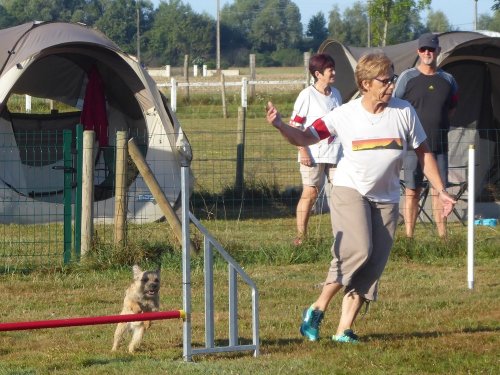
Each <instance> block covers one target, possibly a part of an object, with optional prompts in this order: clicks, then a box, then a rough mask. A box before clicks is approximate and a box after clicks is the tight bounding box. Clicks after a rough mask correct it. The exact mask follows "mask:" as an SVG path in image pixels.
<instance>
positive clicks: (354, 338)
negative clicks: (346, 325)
mask: <svg viewBox="0 0 500 375" xmlns="http://www.w3.org/2000/svg"><path fill="white" fill-rule="evenodd" d="M332 341H335V342H344V343H350V344H357V343H359V337H358V335H356V334H355V333H354V332H353V331H352V329H346V330H345V331H344V333H343V334H341V335H333V336H332Z"/></svg>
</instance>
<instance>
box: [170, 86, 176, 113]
mask: <svg viewBox="0 0 500 375" xmlns="http://www.w3.org/2000/svg"><path fill="white" fill-rule="evenodd" d="M170 83H171V86H170V107H171V108H172V111H173V112H177V81H176V80H175V78H173V77H172V79H171V80H170Z"/></svg>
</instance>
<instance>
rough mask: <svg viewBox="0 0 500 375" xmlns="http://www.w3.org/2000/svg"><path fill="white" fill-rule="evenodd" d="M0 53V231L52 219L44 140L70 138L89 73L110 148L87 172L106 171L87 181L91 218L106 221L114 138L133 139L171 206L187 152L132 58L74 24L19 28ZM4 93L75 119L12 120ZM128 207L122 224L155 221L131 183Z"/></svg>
mask: <svg viewBox="0 0 500 375" xmlns="http://www.w3.org/2000/svg"><path fill="white" fill-rule="evenodd" d="M0 44H3V45H4V47H2V48H1V49H0V223H9V222H15V223H40V222H47V221H53V220H61V216H60V215H58V213H62V211H63V204H62V193H61V191H62V189H63V173H62V172H61V170H60V169H58V168H57V167H58V166H62V164H63V161H62V152H61V150H62V141H61V140H60V139H59V138H57V137H56V133H55V132H50V131H51V130H61V129H70V130H72V131H73V132H74V129H75V126H76V124H78V123H80V122H81V121H80V120H81V117H80V116H81V111H80V110H79V109H81V108H82V107H83V106H84V105H85V103H84V98H85V92H86V88H87V84H88V82H89V72H90V71H91V70H92V69H96V70H97V72H98V75H99V76H100V77H101V79H102V83H103V90H104V96H105V100H106V104H105V105H106V109H105V113H106V115H105V116H106V120H107V123H108V127H107V129H104V131H105V132H106V134H107V137H108V138H109V146H110V147H108V148H106V147H104V148H103V147H101V148H100V151H99V152H98V153H97V154H96V170H97V171H99V170H106V172H105V173H103V174H101V175H99V173H96V178H95V184H94V185H95V192H96V193H95V205H94V212H95V213H96V216H98V217H99V218H104V219H106V218H112V217H113V215H114V197H113V195H114V192H113V190H112V189H111V188H110V186H112V181H113V175H114V174H113V173H112V172H113V169H114V167H113V155H112V154H113V152H112V150H113V148H112V146H113V145H114V142H115V136H116V131H118V130H128V132H129V134H130V135H131V136H134V135H137V143H138V144H139V145H140V146H141V149H142V151H143V153H144V155H145V158H146V161H147V162H148V164H149V166H150V167H151V169H152V172H153V174H154V175H155V177H156V179H157V180H158V182H159V184H160V186H161V187H162V189H163V192H164V193H165V195H166V197H167V199H168V200H169V201H170V202H171V204H172V205H173V206H175V204H176V202H178V201H179V197H180V189H181V186H180V166H181V164H183V165H188V164H189V162H190V160H191V148H190V145H189V142H188V141H187V139H186V137H185V135H184V133H183V132H182V129H181V127H180V125H179V123H178V121H177V119H176V118H175V116H174V114H173V113H172V111H171V110H170V108H169V107H168V105H167V103H166V100H165V98H164V97H163V96H162V95H161V93H160V92H159V91H158V89H157V86H156V83H155V82H154V81H153V79H152V78H151V77H150V76H149V75H148V74H147V73H146V71H145V69H143V68H142V67H141V65H140V64H139V63H138V62H137V61H136V59H134V58H133V57H131V56H129V55H127V54H125V53H124V52H122V51H121V50H120V49H119V47H118V46H117V45H115V44H114V43H113V42H112V41H111V40H109V39H108V38H107V37H105V36H104V35H103V34H102V33H100V32H98V31H96V30H93V29H90V28H88V27H86V26H82V25H79V24H69V23H59V22H54V23H48V22H43V23H37V22H34V23H27V24H23V25H20V26H16V27H12V28H9V29H4V30H0ZM13 94H21V95H24V94H25V95H31V96H34V97H37V98H46V99H52V100H56V101H59V102H62V103H65V104H68V105H70V106H72V107H74V108H75V111H74V112H70V113H57V112H53V113H48V114H27V113H12V112H11V111H9V108H8V106H7V102H8V99H9V97H10V96H11V95H13ZM41 131H47V132H45V133H41ZM37 137H38V138H43V137H46V139H43V140H42V141H43V142H42V143H41V144H43V145H47V146H55V147H53V148H50V147H47V148H46V149H45V147H44V146H43V147H33V144H34V143H33V141H34V140H36V141H39V140H40V139H35V138H37ZM101 142H104V141H103V140H101ZM106 143H108V142H107V140H106ZM100 146H102V144H101V145H100ZM110 150H111V152H110ZM54 167H56V168H54ZM110 172H111V173H110ZM128 201H129V205H128V219H129V220H130V221H140V222H144V221H154V220H158V219H160V218H161V217H162V216H163V214H162V212H161V210H160V209H159V208H158V207H157V205H156V203H155V202H154V200H153V199H152V197H151V195H150V192H149V189H148V188H147V186H146V184H145V183H144V182H143V180H142V178H138V177H137V176H136V175H134V176H132V177H131V178H130V179H129V185H128Z"/></svg>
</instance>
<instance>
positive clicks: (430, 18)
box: [426, 10, 453, 32]
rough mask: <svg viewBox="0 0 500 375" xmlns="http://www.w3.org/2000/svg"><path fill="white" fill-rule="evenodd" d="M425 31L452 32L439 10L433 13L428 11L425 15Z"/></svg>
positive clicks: (446, 19) (444, 16)
mask: <svg viewBox="0 0 500 375" xmlns="http://www.w3.org/2000/svg"><path fill="white" fill-rule="evenodd" d="M426 26H427V29H428V30H429V31H433V32H445V31H452V30H453V29H452V27H451V25H450V23H449V22H448V18H447V17H446V15H445V14H444V13H443V12H441V11H440V10H438V11H436V12H434V11H432V10H431V11H429V13H428V14H427V24H426Z"/></svg>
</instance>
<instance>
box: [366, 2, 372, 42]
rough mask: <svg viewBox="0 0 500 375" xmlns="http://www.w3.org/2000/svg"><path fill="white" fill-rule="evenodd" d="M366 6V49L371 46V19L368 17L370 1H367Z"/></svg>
mask: <svg viewBox="0 0 500 375" xmlns="http://www.w3.org/2000/svg"><path fill="white" fill-rule="evenodd" d="M367 3H368V5H367V7H366V16H367V20H368V27H367V33H368V34H367V36H366V39H367V42H366V46H367V47H368V48H370V47H371V44H372V25H371V17H370V0H368V1H367Z"/></svg>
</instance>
